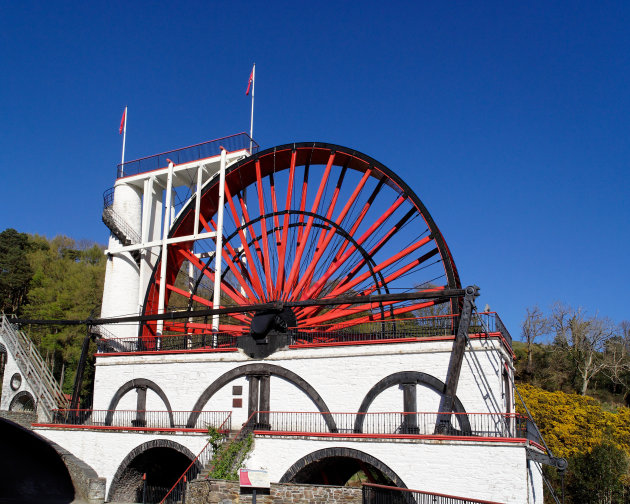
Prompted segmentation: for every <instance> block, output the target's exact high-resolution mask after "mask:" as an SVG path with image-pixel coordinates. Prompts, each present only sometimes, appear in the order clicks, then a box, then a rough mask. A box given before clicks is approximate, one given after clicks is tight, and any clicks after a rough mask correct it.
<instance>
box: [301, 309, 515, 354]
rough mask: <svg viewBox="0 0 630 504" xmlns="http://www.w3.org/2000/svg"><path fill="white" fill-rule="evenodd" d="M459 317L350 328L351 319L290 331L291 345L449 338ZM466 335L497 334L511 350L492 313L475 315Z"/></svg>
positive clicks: (443, 316)
mask: <svg viewBox="0 0 630 504" xmlns="http://www.w3.org/2000/svg"><path fill="white" fill-rule="evenodd" d="M458 318H459V315H450V314H449V315H433V316H429V317H413V318H399V319H395V320H383V321H374V322H365V323H362V324H359V325H353V322H352V320H347V321H345V322H342V323H339V324H330V325H317V326H313V327H306V328H294V329H291V336H292V338H293V341H292V344H294V345H313V344H326V343H361V342H366V341H380V340H393V339H404V338H435V337H441V336H443V337H448V336H453V335H454V332H455V329H456V324H457V322H458ZM468 333H469V334H484V333H500V334H501V335H502V336H503V338H504V339H505V342H506V344H507V345H508V346H509V347H510V348H511V346H512V337H511V336H510V333H509V332H508V331H507V329H506V328H505V326H504V325H503V322H502V321H501V319H500V318H499V315H498V314H497V313H495V312H482V313H475V314H473V316H472V320H471V323H470V326H469V328H468Z"/></svg>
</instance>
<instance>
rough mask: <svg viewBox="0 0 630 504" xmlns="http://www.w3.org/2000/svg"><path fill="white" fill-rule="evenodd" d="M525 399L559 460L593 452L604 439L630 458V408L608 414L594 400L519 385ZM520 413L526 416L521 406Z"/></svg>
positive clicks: (519, 407) (519, 406)
mask: <svg viewBox="0 0 630 504" xmlns="http://www.w3.org/2000/svg"><path fill="white" fill-rule="evenodd" d="M518 389H519V391H520V393H521V395H522V396H523V400H524V401H525V404H527V407H528V408H529V411H530V412H531V414H532V417H533V418H534V420H535V422H536V424H537V425H538V428H539V429H540V431H541V432H542V435H543V436H544V437H545V440H546V441H547V445H548V446H549V448H550V449H551V451H552V452H553V454H554V455H555V456H557V457H565V458H566V457H571V456H574V455H578V454H580V453H588V452H590V451H591V450H592V449H593V447H594V446H596V445H598V444H599V443H601V442H602V440H603V439H604V438H606V439H608V440H609V441H611V442H612V443H613V444H614V445H615V446H617V447H618V448H621V449H622V450H624V451H625V452H626V453H627V454H628V455H629V456H630V408H619V409H618V410H617V412H616V413H611V412H609V411H604V410H603V409H602V407H601V405H600V403H599V402H598V401H596V400H595V399H593V398H591V397H587V396H582V395H578V394H566V393H564V392H547V391H546V390H543V389H540V388H537V387H534V386H532V385H519V387H518ZM517 411H518V412H519V413H523V414H524V413H525V411H524V410H523V407H522V405H521V404H518V405H517Z"/></svg>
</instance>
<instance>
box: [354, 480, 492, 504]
mask: <svg viewBox="0 0 630 504" xmlns="http://www.w3.org/2000/svg"><path fill="white" fill-rule="evenodd" d="M401 502H405V503H406V502H409V503H413V504H503V503H501V502H495V501H488V500H479V499H471V498H469V497H456V496H455V495H447V494H442V493H432V492H424V491H422V490H411V489H409V488H399V487H391V486H385V485H376V484H373V483H364V484H363V504H399V503H401Z"/></svg>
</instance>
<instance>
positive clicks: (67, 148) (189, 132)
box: [0, 0, 630, 336]
mask: <svg viewBox="0 0 630 504" xmlns="http://www.w3.org/2000/svg"><path fill="white" fill-rule="evenodd" d="M0 19H2V30H0V47H1V49H0V63H1V68H2V69H3V72H2V77H1V78H0V114H1V117H2V124H3V126H2V133H1V135H0V152H1V153H2V156H1V158H0V170H1V173H2V183H1V184H0V229H4V228H7V227H13V228H16V229H18V230H19V231H23V232H28V233H39V234H45V235H47V236H49V237H52V236H54V235H56V234H66V235H69V236H72V237H73V238H76V239H80V238H87V239H91V240H95V241H97V242H100V243H106V241H107V237H108V231H107V229H106V228H105V226H104V225H103V224H102V223H101V220H100V214H101V210H102V198H101V195H102V192H103V191H104V190H105V189H107V188H108V187H111V186H112V185H113V183H114V180H115V166H116V163H117V162H118V161H119V159H120V148H121V137H120V136H119V135H118V125H119V122H120V116H121V113H122V109H123V107H124V106H125V105H128V106H129V122H128V136H127V153H126V157H127V159H132V158H136V157H141V156H145V155H150V154H153V153H156V152H160V151H164V150H169V149H172V148H176V147H181V146H185V145H190V144H193V143H197V142H200V141H204V140H209V139H212V138H216V137H220V136H224V135H228V134H231V133H236V132H239V131H246V130H248V129H249V105H250V102H249V100H248V99H247V97H246V96H245V94H244V93H245V88H246V84H247V78H248V76H249V72H250V69H251V64H252V62H253V61H256V64H257V80H256V118H255V127H254V137H255V139H256V140H257V141H258V143H259V144H260V145H261V147H263V148H266V147H272V146H274V145H278V144H282V143H287V142H293V141H313V140H315V141H324V142H332V143H338V144H341V145H346V146H349V147H352V148H355V149H357V150H360V151H362V152H364V153H366V154H368V155H370V156H372V157H374V158H376V159H378V160H379V161H381V162H383V163H384V164H385V165H387V166H388V167H390V168H391V169H393V170H394V171H396V172H397V173H398V174H399V175H400V176H401V177H402V178H403V179H404V180H405V181H406V182H407V183H408V184H409V185H410V186H411V187H412V189H413V190H414V191H415V192H416V193H417V194H418V195H419V196H420V198H421V199H422V200H423V202H424V203H425V205H426V206H427V207H428V209H429V211H430V212H431V214H432V216H433V217H434V219H435V221H436V222H437V224H438V226H439V227H440V228H441V230H442V232H443V234H444V236H445V238H446V241H447V242H448V244H449V246H450V248H451V250H452V252H453V255H454V258H455V262H456V264H457V266H458V268H459V271H460V275H461V277H462V281H463V282H464V283H465V284H469V283H477V284H478V285H480V286H481V288H482V297H481V298H480V299H479V305H480V306H483V305H485V304H486V303H488V304H489V305H490V306H491V308H492V309H496V310H497V311H499V312H500V314H501V315H502V317H503V318H504V320H505V321H506V323H507V325H508V326H509V328H510V329H511V331H512V333H513V335H514V336H517V335H518V334H519V332H520V331H519V327H518V326H519V323H520V321H521V320H522V318H523V315H524V313H525V308H526V307H528V306H531V305H533V304H534V303H539V304H540V305H541V306H542V307H543V308H547V307H548V306H549V305H550V304H551V303H552V302H554V301H555V300H562V301H565V302H567V303H570V304H573V305H581V306H583V307H584V308H586V309H587V310H589V311H590V312H591V313H595V312H599V313H600V314H601V315H605V316H609V317H611V318H612V319H613V320H615V321H620V320H622V319H628V318H630V314H629V309H628V302H627V301H626V300H625V296H624V295H623V292H624V289H625V288H626V286H627V285H628V284H629V283H630V273H629V268H628V265H627V261H628V256H629V253H628V249H629V246H630V236H629V235H630V232H629V231H628V222H629V221H630V207H629V205H628V203H627V202H626V193H627V192H628V187H629V185H630V184H629V182H630V176H629V174H628V159H629V157H630V143H629V142H628V139H627V136H628V131H629V130H630V128H629V126H630V119H629V111H630V91H629V82H628V80H629V77H630V65H629V64H630V40H629V39H630V34H629V33H630V32H629V31H628V29H627V27H628V26H630V4H628V3H625V2H549V1H545V2H522V3H520V4H517V3H515V2H514V3H510V2H432V3H429V2H370V1H366V2H362V3H361V6H360V7H357V6H356V4H355V3H352V2H324V1H322V2H300V1H292V2H266V3H262V2H261V3H254V2H180V3H177V4H175V3H173V2H141V1H138V2H115V1H112V2H57V3H53V2H32V1H25V2H10V1H8V0H0Z"/></svg>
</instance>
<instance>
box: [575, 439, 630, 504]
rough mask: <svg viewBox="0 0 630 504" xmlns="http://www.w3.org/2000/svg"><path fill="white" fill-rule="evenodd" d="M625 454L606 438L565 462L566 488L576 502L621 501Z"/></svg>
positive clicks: (604, 503) (609, 503)
mask: <svg viewBox="0 0 630 504" xmlns="http://www.w3.org/2000/svg"><path fill="white" fill-rule="evenodd" d="M627 471H628V456H627V455H626V453H625V452H624V451H623V450H622V449H620V448H618V447H617V446H615V445H614V444H613V443H611V442H609V441H608V440H605V441H603V442H602V443H600V444H598V445H596V446H594V447H593V449H592V450H591V451H590V452H588V453H585V454H581V455H578V456H576V457H573V458H572V459H571V460H570V461H569V473H568V475H567V476H568V477H567V491H568V494H569V495H570V497H571V500H572V502H573V503H575V504H577V503H580V504H623V502H624V500H623V493H624V487H623V478H624V477H625V475H626V473H627Z"/></svg>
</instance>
